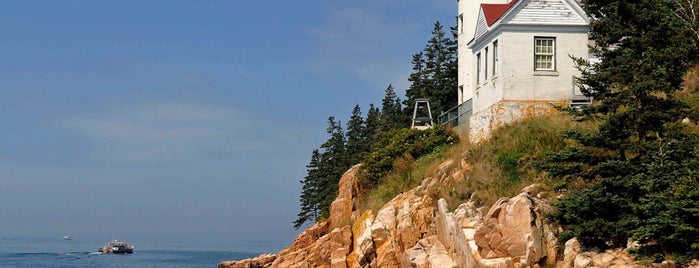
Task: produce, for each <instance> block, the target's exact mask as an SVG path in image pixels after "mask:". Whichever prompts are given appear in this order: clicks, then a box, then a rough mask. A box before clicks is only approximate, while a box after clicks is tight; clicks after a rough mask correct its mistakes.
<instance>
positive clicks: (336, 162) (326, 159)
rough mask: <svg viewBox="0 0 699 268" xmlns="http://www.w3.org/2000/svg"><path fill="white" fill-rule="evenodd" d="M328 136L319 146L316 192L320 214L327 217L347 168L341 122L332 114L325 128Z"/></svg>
mask: <svg viewBox="0 0 699 268" xmlns="http://www.w3.org/2000/svg"><path fill="white" fill-rule="evenodd" d="M326 132H327V133H328V135H330V138H329V139H328V140H327V141H326V142H324V143H323V144H322V145H321V146H320V148H321V149H322V150H323V152H322V154H321V157H320V162H319V165H318V166H319V173H320V175H319V177H320V179H319V184H318V194H319V198H318V199H319V200H320V201H319V202H320V216H321V218H327V217H328V216H329V213H330V204H331V203H332V201H333V200H334V199H335V196H337V187H338V183H339V182H340V178H341V177H342V174H344V173H345V171H346V170H347V169H348V168H349V165H350V164H348V162H347V157H346V154H345V151H346V149H345V143H346V140H345V133H344V130H343V129H342V123H341V122H340V121H337V122H336V121H335V117H334V116H330V117H329V118H328V128H327V129H326Z"/></svg>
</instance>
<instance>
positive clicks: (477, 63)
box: [476, 52, 481, 85]
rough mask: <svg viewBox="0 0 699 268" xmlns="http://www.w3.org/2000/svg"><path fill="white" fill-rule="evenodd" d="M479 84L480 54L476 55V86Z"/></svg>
mask: <svg viewBox="0 0 699 268" xmlns="http://www.w3.org/2000/svg"><path fill="white" fill-rule="evenodd" d="M480 84H481V53H480V52H479V53H478V54H476V85H480Z"/></svg>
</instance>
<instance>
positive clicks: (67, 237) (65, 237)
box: [63, 235, 73, 240]
mask: <svg viewBox="0 0 699 268" xmlns="http://www.w3.org/2000/svg"><path fill="white" fill-rule="evenodd" d="M63 240H73V238H72V237H70V236H69V235H66V236H64V237H63Z"/></svg>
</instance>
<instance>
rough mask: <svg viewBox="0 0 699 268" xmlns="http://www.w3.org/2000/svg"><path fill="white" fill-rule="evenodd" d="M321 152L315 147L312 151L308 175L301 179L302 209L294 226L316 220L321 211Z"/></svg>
mask: <svg viewBox="0 0 699 268" xmlns="http://www.w3.org/2000/svg"><path fill="white" fill-rule="evenodd" d="M319 164H320V152H319V151H318V149H313V153H311V161H310V162H309V163H308V165H307V166H306V171H307V175H306V177H304V178H303V180H302V181H301V184H302V188H301V197H300V202H301V211H300V212H299V214H298V217H297V218H296V221H294V228H296V229H298V228H299V227H301V225H303V224H304V223H306V222H309V221H316V220H317V219H318V215H319V213H320V202H319V199H318V197H319V196H318V186H319V185H318V184H319V181H320V174H319Z"/></svg>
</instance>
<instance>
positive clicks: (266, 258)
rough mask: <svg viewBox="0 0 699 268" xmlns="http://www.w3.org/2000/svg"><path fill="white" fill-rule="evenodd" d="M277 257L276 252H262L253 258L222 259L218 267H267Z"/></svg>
mask: <svg viewBox="0 0 699 268" xmlns="http://www.w3.org/2000/svg"><path fill="white" fill-rule="evenodd" d="M276 258H277V255H276V254H272V253H268V254H262V255H260V256H257V257H255V258H250V259H244V260H239V261H223V262H220V263H219V264H218V268H248V267H269V265H271V264H272V262H273V261H274V260H275V259H276Z"/></svg>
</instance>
